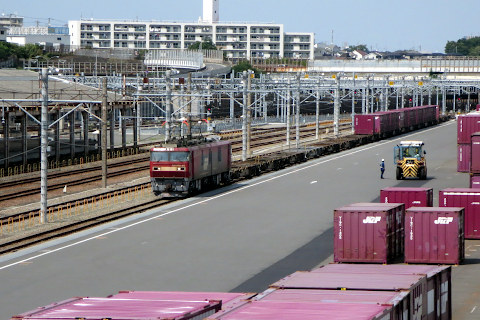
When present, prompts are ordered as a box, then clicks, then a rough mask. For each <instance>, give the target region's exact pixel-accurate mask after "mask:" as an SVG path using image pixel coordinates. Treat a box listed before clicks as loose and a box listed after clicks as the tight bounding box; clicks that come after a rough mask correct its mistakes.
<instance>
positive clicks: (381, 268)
mask: <svg viewBox="0 0 480 320" xmlns="http://www.w3.org/2000/svg"><path fill="white" fill-rule="evenodd" d="M312 272H335V273H356V274H362V273H364V274H375V273H378V274H380V273H381V274H417V275H425V276H426V277H427V305H426V308H427V319H428V320H430V319H431V320H433V319H441V320H447V319H451V318H452V268H451V267H450V266H433V265H401V264H395V265H378V264H357V265H352V264H328V265H326V266H322V267H320V268H317V269H314V270H312Z"/></svg>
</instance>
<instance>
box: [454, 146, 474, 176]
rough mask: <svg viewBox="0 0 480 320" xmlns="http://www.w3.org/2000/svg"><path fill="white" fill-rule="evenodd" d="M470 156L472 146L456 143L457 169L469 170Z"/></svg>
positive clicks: (460, 170) (461, 170) (459, 170)
mask: <svg viewBox="0 0 480 320" xmlns="http://www.w3.org/2000/svg"><path fill="white" fill-rule="evenodd" d="M471 157H472V146H471V145H470V144H465V143H464V144H459V145H457V171H458V172H470V158H471Z"/></svg>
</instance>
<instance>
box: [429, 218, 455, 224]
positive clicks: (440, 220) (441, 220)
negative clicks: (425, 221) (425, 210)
mask: <svg viewBox="0 0 480 320" xmlns="http://www.w3.org/2000/svg"><path fill="white" fill-rule="evenodd" d="M451 222H453V217H438V219H437V220H435V221H433V223H435V224H449V223H451Z"/></svg>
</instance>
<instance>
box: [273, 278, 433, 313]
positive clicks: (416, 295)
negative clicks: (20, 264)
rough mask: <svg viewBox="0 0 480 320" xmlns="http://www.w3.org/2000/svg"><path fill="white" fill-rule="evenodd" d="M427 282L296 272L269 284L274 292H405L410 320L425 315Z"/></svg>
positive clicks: (420, 279) (419, 279)
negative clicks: (296, 290)
mask: <svg viewBox="0 0 480 320" xmlns="http://www.w3.org/2000/svg"><path fill="white" fill-rule="evenodd" d="M426 281H427V279H426V277H425V276H424V275H415V274H369V275H368V276H362V275H361V274H356V273H336V272H327V271H325V272H320V271H319V272H295V273H293V274H291V275H289V276H287V277H285V278H283V279H281V280H279V281H277V282H275V283H274V284H272V285H271V286H270V287H271V288H277V289H310V290H312V289H316V290H346V291H350V290H361V291H398V292H402V291H406V292H409V293H410V295H409V305H410V310H411V314H413V319H423V318H424V317H426V315H427V312H426V311H427V310H426V301H427V291H426V289H427V282H426Z"/></svg>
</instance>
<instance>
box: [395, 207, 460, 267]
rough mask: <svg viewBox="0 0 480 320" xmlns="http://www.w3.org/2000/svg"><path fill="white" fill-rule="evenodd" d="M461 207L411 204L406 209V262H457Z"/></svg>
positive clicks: (458, 262)
mask: <svg viewBox="0 0 480 320" xmlns="http://www.w3.org/2000/svg"><path fill="white" fill-rule="evenodd" d="M463 216H464V209H463V208H441V207H412V208H410V209H407V211H406V213H405V227H406V229H405V262H406V263H436V264H439V263H440V264H460V262H462V260H463V259H464V257H465V237H464V232H463Z"/></svg>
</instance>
